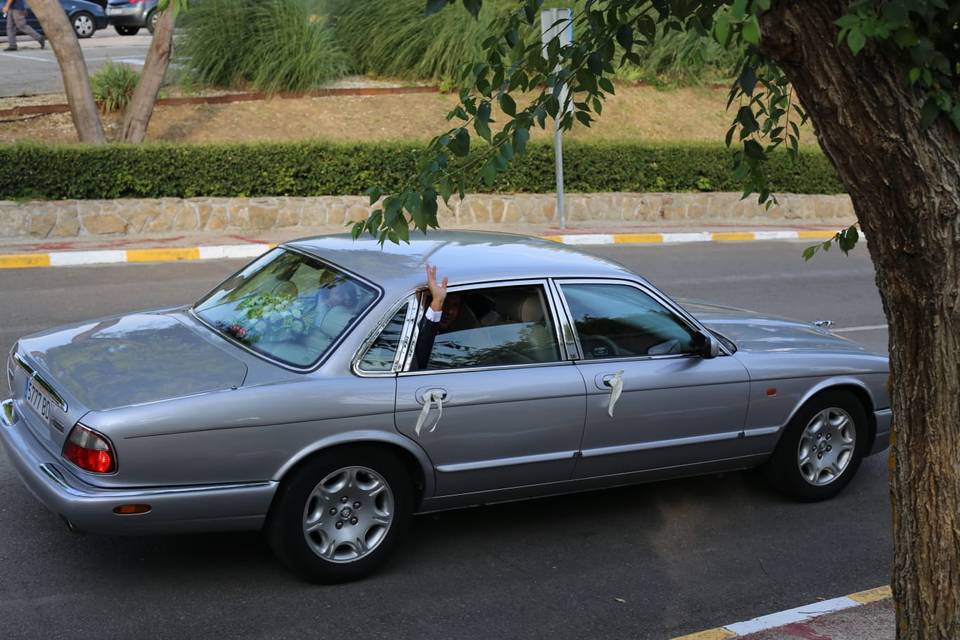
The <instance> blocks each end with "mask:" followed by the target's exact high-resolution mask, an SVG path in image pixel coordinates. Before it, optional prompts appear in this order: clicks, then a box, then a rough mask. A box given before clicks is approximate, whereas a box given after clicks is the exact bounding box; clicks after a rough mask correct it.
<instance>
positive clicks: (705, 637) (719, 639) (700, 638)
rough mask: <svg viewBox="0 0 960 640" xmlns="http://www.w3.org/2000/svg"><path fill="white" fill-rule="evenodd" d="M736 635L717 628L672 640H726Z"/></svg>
mask: <svg viewBox="0 0 960 640" xmlns="http://www.w3.org/2000/svg"><path fill="white" fill-rule="evenodd" d="M736 637H737V634H735V633H734V632H733V631H727V630H726V629H721V628H720V627H717V628H716V629H707V630H706V631H699V632H697V633H691V634H690V635H686V636H680V637H679V638H674V639H673V640H726V639H727V638H736Z"/></svg>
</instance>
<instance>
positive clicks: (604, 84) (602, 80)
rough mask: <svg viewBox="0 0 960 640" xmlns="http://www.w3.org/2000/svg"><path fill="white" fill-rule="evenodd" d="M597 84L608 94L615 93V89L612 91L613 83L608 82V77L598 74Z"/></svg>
mask: <svg viewBox="0 0 960 640" xmlns="http://www.w3.org/2000/svg"><path fill="white" fill-rule="evenodd" d="M597 84H598V85H600V88H601V89H603V90H604V91H606V92H607V93H609V94H610V95H615V94H616V91H614V87H613V83H612V82H610V79H609V78H606V77H604V76H600V77H599V78H597Z"/></svg>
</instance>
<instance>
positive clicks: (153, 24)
mask: <svg viewBox="0 0 960 640" xmlns="http://www.w3.org/2000/svg"><path fill="white" fill-rule="evenodd" d="M158 19H159V16H158V15H157V10H156V9H154V10H153V11H151V12H150V13H149V14H147V31H149V32H150V35H153V32H154V30H155V29H156V28H157V20H158Z"/></svg>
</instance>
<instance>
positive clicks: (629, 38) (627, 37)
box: [617, 24, 633, 51]
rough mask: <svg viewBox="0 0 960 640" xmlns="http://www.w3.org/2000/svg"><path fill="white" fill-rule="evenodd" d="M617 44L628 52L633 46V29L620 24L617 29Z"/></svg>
mask: <svg viewBox="0 0 960 640" xmlns="http://www.w3.org/2000/svg"><path fill="white" fill-rule="evenodd" d="M617 42H619V43H620V46H621V47H623V48H624V49H626V50H627V51H630V48H631V47H632V46H633V29H631V28H630V25H628V24H622V25H620V26H619V27H618V28H617Z"/></svg>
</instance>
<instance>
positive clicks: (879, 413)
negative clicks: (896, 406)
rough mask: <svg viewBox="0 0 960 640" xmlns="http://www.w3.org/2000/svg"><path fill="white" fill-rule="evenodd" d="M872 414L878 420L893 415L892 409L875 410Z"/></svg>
mask: <svg viewBox="0 0 960 640" xmlns="http://www.w3.org/2000/svg"><path fill="white" fill-rule="evenodd" d="M873 413H874V415H875V416H877V417H878V418H882V417H886V416H892V415H893V409H877V410H876V411H874V412H873Z"/></svg>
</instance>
